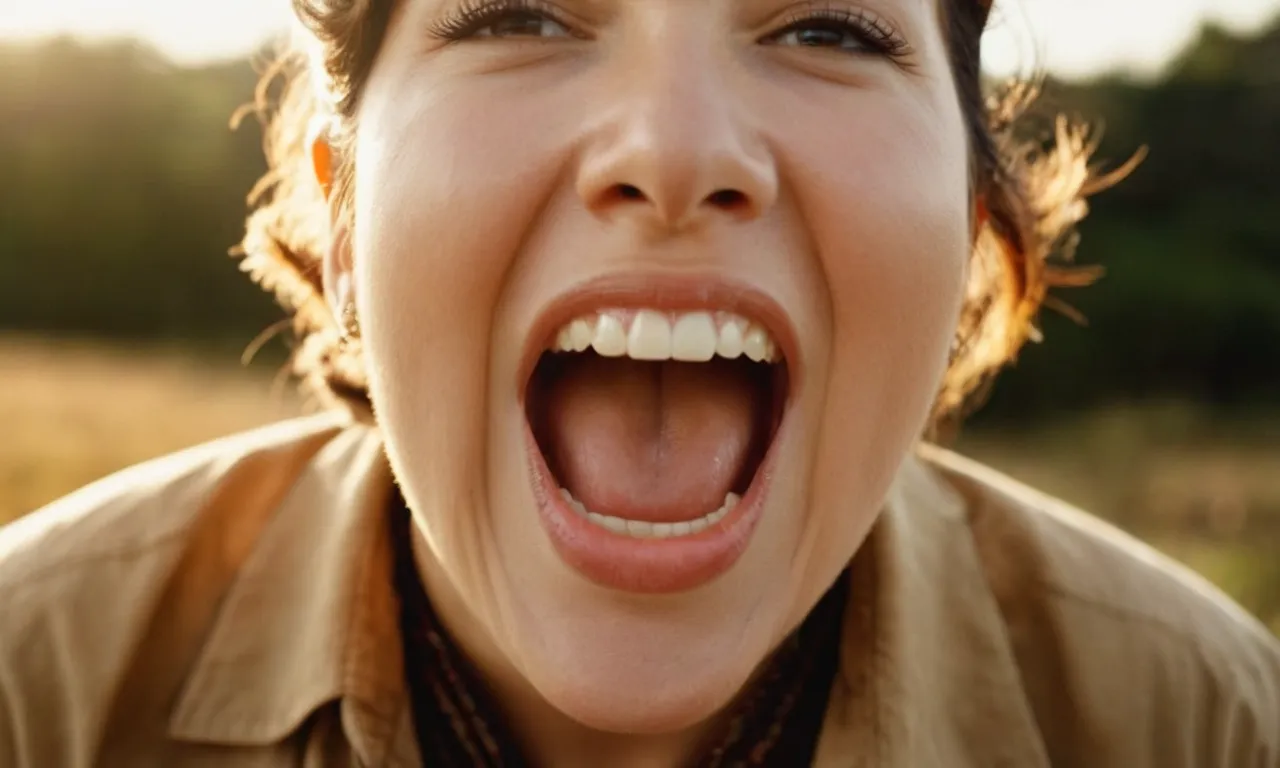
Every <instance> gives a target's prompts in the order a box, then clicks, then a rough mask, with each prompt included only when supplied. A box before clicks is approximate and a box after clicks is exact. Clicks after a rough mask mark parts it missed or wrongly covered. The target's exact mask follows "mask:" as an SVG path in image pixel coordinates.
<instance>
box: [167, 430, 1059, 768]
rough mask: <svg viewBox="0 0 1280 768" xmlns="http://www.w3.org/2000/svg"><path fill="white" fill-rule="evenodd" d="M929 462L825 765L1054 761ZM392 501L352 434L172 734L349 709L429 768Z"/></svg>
mask: <svg viewBox="0 0 1280 768" xmlns="http://www.w3.org/2000/svg"><path fill="white" fill-rule="evenodd" d="M926 454H927V452H926ZM268 464H270V463H269V462H268ZM927 464H928V458H927V455H926V457H925V459H923V460H922V459H921V458H919V457H911V458H909V459H908V460H907V461H906V462H905V463H904V465H903V467H902V469H901V470H900V472H899V474H898V477H897V480H896V482H895V485H894V487H893V489H892V491H891V494H890V497H889V500H888V502H887V504H886V506H885V510H884V512H883V513H882V515H881V517H880V519H879V520H878V521H877V523H876V525H875V527H874V528H873V531H872V533H871V535H870V536H869V538H868V540H867V541H866V543H865V544H864V545H863V546H862V548H861V549H860V550H859V553H858V556H857V557H856V558H855V560H854V563H853V566H852V568H851V569H850V576H849V578H851V579H852V585H851V590H850V600H849V603H848V606H847V609H846V614H845V626H844V632H843V638H842V643H843V646H842V652H841V663H840V671H839V673H838V675H837V679H836V680H835V682H834V684H833V689H832V694H831V700H830V705H829V707H828V710H827V714H826V717H825V720H824V724H823V729H822V736H821V738H820V741H819V744H818V751H817V756H816V758H815V765H817V766H820V768H835V766H841V767H844V766H852V765H953V766H1003V765H1016V766H1037V765H1047V764H1048V760H1047V757H1046V756H1045V753H1044V749H1043V746H1042V744H1041V740H1040V738H1039V734H1038V730H1037V728H1036V724H1035V721H1034V717H1033V716H1032V714H1031V711H1030V709H1029V707H1028V705H1027V702H1026V700H1025V695H1024V692H1023V690H1022V687H1021V682H1020V676H1019V673H1018V668H1017V665H1016V662H1015V660H1014V656H1013V652H1012V649H1011V646H1010V643H1009V639H1008V637H1007V635H1006V630H1005V624H1004V621H1003V620H1002V617H1001V615H1000V612H999V609H998V606H997V604H996V601H995V598H994V596H993V595H992V593H991V591H990V589H989V588H988V585H987V581H986V578H985V575H984V571H983V567H982V563H981V560H980V559H979V557H978V553H977V549H976V547H975V545H974V542H973V540H972V534H971V531H970V529H969V526H968V523H967V520H966V516H965V503H964V501H963V499H961V498H960V497H959V496H958V495H957V494H956V492H955V491H954V490H953V489H952V488H951V487H950V486H948V485H946V484H945V483H944V482H943V481H942V480H941V478H940V477H939V476H938V474H937V472H936V471H935V470H933V469H932V468H930V467H929V466H927ZM264 471H270V467H268V468H267V469H265V470H264ZM391 489H392V478H391V473H390V469H389V467H388V466H387V462H386V458H385V456H384V454H383V450H382V444H381V439H380V436H379V435H378V433H377V431H376V429H374V428H370V427H364V426H355V425H352V426H348V427H346V428H344V429H341V430H337V431H335V433H334V436H333V438H332V439H331V440H329V441H328V442H326V443H325V444H324V446H323V447H322V448H321V449H320V450H319V451H318V452H317V453H316V454H315V456H314V457H313V458H312V460H311V461H309V462H308V463H307V464H306V467H305V469H304V470H303V471H302V472H301V474H300V475H299V477H298V479H297V482H296V483H295V484H294V486H293V488H292V490H291V491H290V492H289V493H288V494H287V496H286V497H285V499H284V501H283V502H282V503H281V504H280V505H279V507H278V510H277V511H276V513H275V514H274V515H273V516H272V517H271V519H270V520H269V521H268V522H267V523H266V527H265V529H264V530H263V531H262V533H261V538H260V540H259V542H258V544H257V546H256V547H255V548H254V550H253V552H252V553H251V554H250V555H249V556H248V559H247V560H246V561H245V562H244V564H243V566H242V567H241V569H240V573H239V575H238V577H237V578H236V579H235V581H234V582H233V584H232V586H231V588H230V590H229V591H228V593H227V595H226V597H225V599H224V601H223V605H222V607H221V609H220V612H219V616H218V619H217V620H216V622H215V624H214V628H213V630H212V632H211V633H210V635H209V637H208V640H207V641H206V643H205V646H204V648H203V650H202V652H201V653H200V655H199V657H198V659H197V661H196V663H195V665H194V668H193V670H192V672H191V674H190V675H189V677H188V679H187V683H186V686H185V688H184V692H183V694H182V696H181V697H180V698H179V701H178V703H177V706H176V708H175V709H174V712H173V715H172V718H171V721H170V735H171V736H172V737H174V738H177V739H180V740H191V741H199V742H205V743H220V744H240V745H264V744H272V743H276V742H279V741H282V740H284V739H285V738H287V737H288V736H289V735H290V734H292V733H293V732H294V731H296V730H297V729H298V728H299V727H300V725H301V724H302V723H303V722H304V721H305V720H306V719H307V718H308V717H309V716H310V715H311V714H312V713H313V712H314V711H316V710H317V709H318V708H320V707H322V706H324V705H326V704H328V703H331V702H334V701H341V702H342V707H343V714H342V717H343V722H344V724H345V725H346V726H347V729H346V730H347V735H348V738H350V739H351V740H352V742H353V747H354V748H355V749H356V750H357V752H359V753H360V754H361V757H362V759H363V761H364V762H365V763H366V764H370V765H380V764H384V763H385V762H386V761H387V760H388V759H389V757H390V755H392V753H393V752H394V753H396V754H397V755H399V757H398V758H397V759H396V761H397V762H400V761H404V760H407V761H408V762H410V763H413V762H417V761H416V759H415V757H414V756H413V750H412V749H409V748H407V747H406V746H405V745H406V743H407V742H408V741H411V739H409V738H408V736H406V734H405V733H404V732H403V731H404V729H405V728H407V727H408V725H407V724H408V723H409V722H410V718H409V716H408V694H407V690H406V688H405V684H404V680H403V669H404V666H403V658H402V656H401V644H400V635H399V627H398V608H397V606H398V602H397V598H396V596H395V591H394V584H393V581H392V570H391V563H392V556H391V552H392V550H391V541H390V528H389V526H388V524H387V522H388V517H387V515H385V514H382V510H385V509H386V503H387V500H388V494H389V493H390V492H391Z"/></svg>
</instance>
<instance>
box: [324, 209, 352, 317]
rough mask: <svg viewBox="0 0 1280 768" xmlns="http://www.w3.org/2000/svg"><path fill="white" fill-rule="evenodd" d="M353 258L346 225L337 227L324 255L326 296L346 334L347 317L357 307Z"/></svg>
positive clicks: (330, 309)
mask: <svg viewBox="0 0 1280 768" xmlns="http://www.w3.org/2000/svg"><path fill="white" fill-rule="evenodd" d="M352 267H353V264H352V258H351V238H350V237H349V236H348V229H347V227H346V226H344V225H339V226H337V227H336V228H335V229H334V231H333V233H332V235H331V236H330V239H329V248H328V251H327V252H326V253H325V255H324V295H325V300H326V302H327V303H328V305H329V311H330V312H331V313H332V314H333V317H334V319H335V320H336V321H337V323H338V325H339V327H341V328H342V329H343V331H344V333H345V332H346V325H347V316H348V315H350V314H352V312H353V308H354V307H355V284H354V282H355V281H354V276H353V269H352Z"/></svg>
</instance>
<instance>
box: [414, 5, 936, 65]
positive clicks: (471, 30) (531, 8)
mask: <svg viewBox="0 0 1280 768" xmlns="http://www.w3.org/2000/svg"><path fill="white" fill-rule="evenodd" d="M514 14H531V15H538V16H543V17H545V18H546V19H548V20H550V21H553V22H555V23H556V24H559V25H561V26H563V27H564V28H565V29H571V26H570V25H569V24H568V23H567V22H566V21H565V20H564V19H563V18H561V16H560V15H558V14H557V13H556V11H555V9H554V7H553V6H552V5H551V3H549V2H546V0H465V2H463V3H462V5H461V6H460V7H459V8H458V10H457V11H455V12H454V13H453V14H452V15H450V16H448V17H446V18H443V19H441V20H439V21H437V22H436V23H435V24H433V25H432V26H431V29H430V32H431V34H432V36H434V37H436V38H439V39H441V40H447V41H450V42H458V41H461V40H465V39H467V38H470V37H473V36H474V35H476V34H477V33H479V32H480V31H481V30H483V29H485V28H486V27H488V26H491V25H492V24H494V23H496V22H498V21H501V20H502V19H503V18H504V17H507V16H510V15H514ZM813 28H819V29H826V30H830V31H833V32H843V33H848V34H851V35H853V37H854V38H856V39H857V41H858V42H859V43H860V44H862V45H864V46H866V47H867V49H868V52H870V53H872V54H878V55H881V56H885V57H887V58H890V59H893V60H899V59H902V58H903V57H905V56H906V55H907V54H909V53H910V52H911V46H910V45H909V44H908V43H907V41H906V40H903V39H902V37H901V36H899V35H898V34H897V33H896V32H894V30H893V29H892V28H891V27H889V25H888V24H886V23H885V22H884V21H883V20H881V19H879V18H877V17H876V16H874V15H872V14H870V13H868V12H866V11H862V10H857V11H854V10H849V9H845V8H831V7H823V8H817V9H814V10H809V11H798V12H796V13H794V14H792V16H791V17H790V18H788V19H787V21H786V23H785V24H784V25H783V27H782V28H781V29H779V30H777V31H775V32H771V33H770V34H769V35H768V36H766V37H765V38H764V39H763V40H762V42H767V41H773V40H776V39H778V38H780V37H782V36H783V35H785V34H788V33H790V32H798V31H801V30H804V29H813Z"/></svg>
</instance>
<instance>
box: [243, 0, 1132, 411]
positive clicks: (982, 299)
mask: <svg viewBox="0 0 1280 768" xmlns="http://www.w3.org/2000/svg"><path fill="white" fill-rule="evenodd" d="M941 3H942V6H943V7H942V9H941V10H942V18H943V23H944V27H945V32H946V38H947V44H948V50H949V54H950V59H951V67H952V71H953V76H954V80H955V83H956V90H957V95H958V97H959V101H960V106H961V109H962V111H963V114H964V119H965V127H966V132H967V134H968V140H969V145H970V179H971V188H972V190H973V193H974V194H975V195H976V196H977V198H976V199H979V200H982V201H983V203H984V205H985V209H986V211H987V213H988V216H987V218H986V220H985V221H984V222H983V223H982V226H981V228H980V229H979V230H978V232H977V235H976V239H975V242H974V246H973V253H972V257H971V259H972V261H971V265H970V279H969V284H968V296H967V300H966V302H965V306H964V310H963V313H962V316H961V318H960V324H959V329H958V331H957V337H956V340H955V341H956V344H955V351H954V353H953V356H952V360H951V364H950V367H949V368H948V370H947V373H946V376H945V378H944V380H943V385H942V387H941V390H940V391H939V393H938V398H937V401H936V403H935V406H934V414H933V416H934V424H935V426H936V425H937V424H939V423H941V422H942V421H943V420H944V419H949V420H958V418H959V417H960V416H962V415H963V413H964V412H965V411H966V409H967V407H971V406H972V404H973V403H974V402H975V401H976V400H977V399H978V395H979V394H980V393H982V392H983V391H985V389H986V386H987V385H988V384H989V383H990V381H991V380H992V378H993V376H994V374H995V373H997V372H998V371H999V370H1000V368H1001V367H1003V366H1004V365H1005V364H1007V363H1009V362H1010V361H1012V360H1013V359H1014V357H1015V356H1016V354H1017V352H1018V350H1019V349H1020V348H1021V347H1022V345H1023V344H1024V343H1026V342H1027V341H1028V340H1038V331H1037V330H1036V327H1035V324H1034V322H1035V318H1036V315H1037V314H1038V312H1039V310H1040V308H1041V307H1042V306H1044V305H1046V303H1048V301H1050V298H1049V297H1048V296H1047V293H1048V290H1049V289H1050V288H1053V287H1058V286H1074V285H1082V284H1085V283H1087V282H1090V281H1091V280H1092V278H1093V272H1091V271H1089V270H1080V269H1072V268H1068V267H1066V266H1060V265H1055V264H1052V263H1051V262H1050V259H1051V258H1053V257H1058V258H1059V259H1060V260H1062V261H1066V260H1067V259H1069V258H1070V256H1071V252H1072V250H1073V249H1074V245H1075V239H1074V230H1075V225H1076V224H1077V223H1078V222H1079V221H1080V220H1081V219H1082V218H1083V217H1084V215H1085V213H1086V211H1087V207H1086V205H1085V201H1084V199H1085V197H1086V196H1087V195H1090V194H1092V193H1093V192H1094V191H1096V190H1098V189H1101V188H1102V187H1104V186H1106V185H1107V184H1109V183H1111V182H1112V181H1114V180H1115V179H1117V178H1119V176H1120V175H1122V174H1123V173H1124V172H1125V171H1127V168H1123V169H1121V170H1120V171H1118V172H1116V173H1112V174H1110V175H1109V176H1107V177H1098V176H1095V175H1094V174H1093V172H1092V169H1091V168H1090V167H1089V165H1088V159H1089V156H1090V155H1091V153H1092V151H1093V149H1094V145H1093V144H1092V142H1091V141H1090V140H1089V138H1088V135H1087V132H1086V130H1085V129H1084V128H1083V127H1080V126H1075V125H1072V124H1070V123H1068V122H1067V121H1065V120H1062V119H1059V120H1058V121H1057V122H1056V124H1055V130H1054V134H1055V135H1054V136H1052V137H1051V138H1050V141H1048V142H1043V141H1039V140H1027V139H1025V138H1022V137H1021V135H1020V134H1019V133H1018V132H1017V131H1015V127H1016V125H1017V123H1018V119H1019V118H1020V117H1021V116H1022V115H1023V113H1024V107H1025V106H1026V105H1027V104H1028V103H1029V101H1030V99H1031V97H1032V96H1033V92H1034V89H1032V88H1029V87H1026V86H1021V85H1016V84H1014V85H1008V86H1005V87H1004V88H1002V89H1001V91H1000V93H998V94H995V95H993V96H991V97H990V98H987V97H984V95H983V88H982V82H981V73H980V70H979V39H980V37H981V34H982V31H983V27H984V25H985V20H986V11H985V9H984V7H983V5H982V4H981V3H980V2H979V1H978V0H941ZM293 5H294V9H295V11H296V12H297V15H298V18H299V19H300V20H301V21H302V23H303V26H304V27H305V28H306V31H307V32H308V33H309V35H308V42H307V43H306V44H305V45H303V46H298V47H295V48H294V49H293V50H292V52H290V53H289V54H286V55H285V56H283V57H281V59H280V60H279V61H278V62H277V63H276V64H275V65H273V66H272V67H271V68H270V69H269V70H268V71H267V72H266V73H265V74H264V76H263V78H262V80H261V82H260V84H259V89H258V99H257V102H256V106H257V108H258V110H259V112H260V114H262V115H263V116H264V119H266V120H267V121H268V125H267V135H266V140H265V150H266V154H267V159H268V163H269V167H270V171H269V172H268V173H267V175H266V176H265V177H264V178H263V179H262V180H261V181H260V182H259V183H258V185H257V186H256V187H255V188H254V190H253V192H252V194H251V196H250V203H251V204H252V205H254V206H255V207H256V210H255V211H254V212H253V213H252V215H251V216H250V217H249V221H248V231H247V233H246V235H245V239H244V241H243V243H242V253H243V256H244V258H243V262H242V265H243V268H244V269H245V271H247V272H249V273H250V274H251V275H252V276H253V278H254V279H255V280H256V281H257V282H258V283H260V284H261V285H262V286H263V287H264V288H266V289H267V290H270V291H274V292H275V294H276V297H277V298H278V299H279V301H280V302H281V303H282V304H283V305H284V307H285V308H286V309H287V310H290V311H291V312H292V315H293V318H292V323H293V328H294V331H295V333H296V334H297V336H298V337H299V340H300V343H299V345H298V347H297V349H296V351H295V354H294V357H293V369H294V372H295V373H296V374H297V375H298V376H299V377H300V378H301V379H302V381H303V385H304V388H305V389H306V390H308V392H309V393H310V394H312V395H315V396H317V397H319V398H320V400H321V401H322V402H323V403H324V404H326V405H336V404H346V405H347V406H349V407H352V408H353V409H354V410H355V411H356V412H357V414H362V415H367V414H368V413H369V402H368V393H367V388H366V379H365V373H364V369H363V365H362V363H361V360H360V350H359V344H358V341H357V342H355V343H349V342H344V340H343V339H342V334H341V331H340V329H339V327H338V321H337V319H336V318H334V317H333V314H332V312H331V311H330V309H329V307H328V305H327V304H326V302H325V300H324V296H323V285H322V278H321V275H322V269H321V264H322V259H323V255H324V253H325V250H326V249H327V248H328V246H329V243H328V237H329V231H330V227H331V225H330V215H331V212H332V213H335V214H336V215H338V216H344V217H345V216H349V215H350V209H351V206H350V203H351V195H352V177H353V169H354V164H355V162H356V161H357V158H355V156H354V152H353V149H354V142H353V140H352V139H353V136H354V133H355V131H356V125H355V115H356V106H357V104H358V102H359V99H360V95H361V92H362V88H363V86H364V83H365V81H366V79H367V78H368V75H369V72H370V70H371V68H372V66H373V62H374V59H375V57H376V56H377V53H378V50H379V48H380V47H381V43H382V40H383V38H384V36H385V34H386V30H387V25H388V23H389V20H390V16H391V12H392V7H393V5H394V0H293ZM279 83H283V90H282V91H281V92H280V93H279V98H278V100H277V102H276V104H275V106H274V109H272V108H271V107H270V104H271V101H272V99H271V96H272V93H273V87H274V86H275V85H276V84H279ZM322 94H323V97H322ZM322 98H323V99H324V100H325V101H327V104H324V103H322V101H321V99H322ZM325 115H332V120H331V121H330V124H329V134H328V135H329V139H330V142H331V144H332V145H333V147H334V150H335V151H334V153H333V154H334V159H335V163H336V167H335V169H334V176H333V188H332V195H331V197H330V200H329V202H328V203H326V201H325V199H324V197H323V195H322V194H321V191H320V189H319V186H318V185H317V184H316V182H315V181H314V177H313V172H312V167H311V162H310V159H309V153H308V147H307V135H308V130H309V125H310V123H311V122H312V121H313V120H314V119H316V117H317V116H321V117H323V116H325Z"/></svg>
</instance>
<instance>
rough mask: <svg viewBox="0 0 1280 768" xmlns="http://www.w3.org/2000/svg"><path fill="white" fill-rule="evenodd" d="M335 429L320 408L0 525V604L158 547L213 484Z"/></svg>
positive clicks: (263, 472)
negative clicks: (313, 414) (308, 415)
mask: <svg viewBox="0 0 1280 768" xmlns="http://www.w3.org/2000/svg"><path fill="white" fill-rule="evenodd" d="M338 429H340V422H339V421H338V417H336V416H330V415H327V414H326V415H324V416H320V417H311V418H303V419H295V420H291V421H285V422H280V423H277V424H273V425H270V426H267V427H264V428H261V429H258V430H254V431H251V432H246V433H242V434H238V435H233V436H230V437H226V438H222V439H220V440H215V441H213V442H210V443H206V444H204V445H200V446H197V447H194V448H190V449H187V450H184V451H180V452H178V453H174V454H170V455H168V456H164V457H161V458H158V459H153V460H151V461H148V462H145V463H142V464H138V465H136V466H133V467H130V468H128V469H125V470H122V471H120V472H117V473H115V474H113V475H110V476H108V477H106V478H103V479H101V480H99V481H97V482H95V483H92V484H90V485H87V486H85V487H84V488H81V489H79V490H77V491H75V492H74V493H71V494H70V495H68V496H65V497H63V498H61V499H58V500H57V501H54V502H53V503H51V504H49V505H48V506H46V507H44V508H42V509H39V510H36V511H35V512H32V513H31V514H29V515H27V516H25V517H23V518H20V519H19V520H17V521H15V522H13V523H10V524H9V525H7V526H4V527H0V605H3V604H4V603H6V602H10V601H13V600H15V599H17V597H18V596H19V595H20V594H21V593H24V592H36V593H40V592H43V591H46V590H47V589H49V588H51V587H52V586H54V585H56V584H57V583H59V582H63V581H66V580H68V579H72V580H74V579H75V578H77V577H78V576H83V575H84V574H86V573H91V572H92V571H93V570H94V568H95V566H101V565H105V564H106V563H108V562H110V561H113V560H120V559H132V558H134V557H146V556H147V554H148V553H151V552H154V551H156V550H159V549H163V548H164V547H165V545H166V543H168V542H171V541H172V540H174V539H175V538H180V537H181V536H182V535H183V534H184V533H186V532H187V530H188V528H189V526H190V525H191V523H192V522H193V520H194V518H196V517H197V516H198V513H199V511H200V510H201V509H202V508H203V507H204V506H206V505H207V504H208V502H209V501H210V499H211V497H213V496H214V495H215V493H216V492H217V491H218V489H219V487H220V486H221V485H222V484H223V482H225V481H226V480H228V479H230V478H233V477H235V476H237V475H240V474H250V473H249V472H248V471H247V470H256V472H254V473H252V474H256V475H257V476H259V477H266V476H269V475H270V474H271V472H272V470H275V471H276V472H278V471H279V470H280V469H283V468H286V467H288V466H289V465H290V464H296V463H297V460H298V459H299V458H305V457H307V456H308V455H309V454H310V453H311V452H314V449H315V448H316V447H318V446H319V444H320V443H321V442H323V441H324V440H325V439H326V438H328V437H329V436H331V435H332V434H334V433H335V432H336V431H337V430H338Z"/></svg>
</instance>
